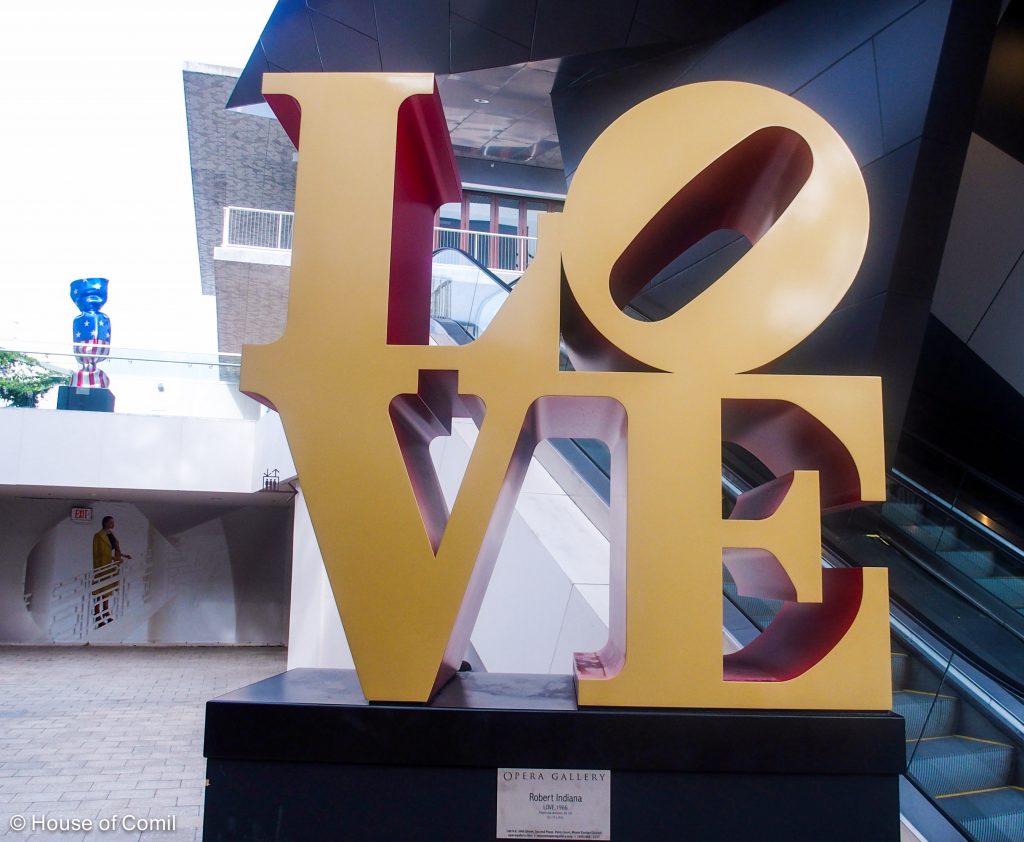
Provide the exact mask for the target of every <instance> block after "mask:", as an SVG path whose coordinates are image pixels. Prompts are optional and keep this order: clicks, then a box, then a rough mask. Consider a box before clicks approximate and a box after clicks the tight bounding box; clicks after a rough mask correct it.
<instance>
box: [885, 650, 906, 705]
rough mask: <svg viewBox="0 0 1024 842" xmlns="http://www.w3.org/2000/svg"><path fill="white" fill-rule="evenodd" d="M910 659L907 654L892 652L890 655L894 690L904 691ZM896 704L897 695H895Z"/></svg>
mask: <svg viewBox="0 0 1024 842" xmlns="http://www.w3.org/2000/svg"><path fill="white" fill-rule="evenodd" d="M908 663H909V659H908V658H907V655H906V653H905V652H892V653H891V654H890V655H889V664H890V671H891V673H892V689H893V690H902V689H903V683H904V682H905V681H906V680H907V665H908ZM893 702H894V703H895V693H894V694H893Z"/></svg>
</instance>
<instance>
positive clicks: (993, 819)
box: [939, 787, 1024, 842]
mask: <svg viewBox="0 0 1024 842" xmlns="http://www.w3.org/2000/svg"><path fill="white" fill-rule="evenodd" d="M939 803H940V804H941V805H942V809H943V810H945V811H946V812H947V813H948V814H949V815H950V816H952V817H953V818H954V819H956V820H957V821H958V822H960V824H961V825H963V827H964V829H965V830H966V831H967V832H968V833H970V834H971V835H972V836H973V837H974V838H975V839H977V840H978V842H1007V840H1017V839H1024V790H1021V789H1020V788H1019V787H1001V788H999V789H990V790H986V791H984V792H972V793H968V794H966V795H948V796H945V797H944V798H942V799H940V801H939Z"/></svg>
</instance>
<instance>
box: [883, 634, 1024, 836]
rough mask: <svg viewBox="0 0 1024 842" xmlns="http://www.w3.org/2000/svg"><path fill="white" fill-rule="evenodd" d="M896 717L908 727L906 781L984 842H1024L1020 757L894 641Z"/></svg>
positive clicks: (977, 712) (979, 714) (979, 715)
mask: <svg viewBox="0 0 1024 842" xmlns="http://www.w3.org/2000/svg"><path fill="white" fill-rule="evenodd" d="M893 649H894V651H893V655H892V661H893V670H892V682H893V705H892V707H893V710H894V711H896V713H898V714H900V715H901V716H903V718H904V719H905V720H906V727H907V774H908V776H909V777H910V778H911V779H912V780H914V782H915V783H916V784H917V785H918V787H919V788H920V789H922V790H923V791H924V792H925V793H927V794H928V795H929V796H931V798H932V799H933V800H934V801H935V802H936V803H937V804H938V805H939V807H940V808H941V809H942V811H943V812H944V813H946V815H947V816H949V817H950V818H952V819H953V820H954V821H955V822H956V823H957V824H959V825H960V827H961V829H962V830H964V831H966V832H967V833H968V834H970V837H969V838H972V839H976V840H978V842H1011V840H1017V842H1019V840H1024V788H1022V787H1021V786H1020V784H1021V783H1022V780H1021V776H1020V772H1019V770H1018V763H1019V760H1020V757H1021V752H1020V749H1019V747H1018V746H1016V745H1014V744H1013V743H1012V742H1010V740H1009V739H1008V738H1007V736H1006V734H1005V733H1003V732H1002V731H1001V730H1000V729H998V728H997V727H996V726H995V725H993V724H992V723H991V722H990V721H989V720H988V719H987V718H986V717H985V716H984V715H983V714H982V712H981V711H980V710H978V709H977V708H975V707H974V706H973V705H971V704H969V703H968V702H966V701H965V700H964V699H962V698H960V697H958V696H957V695H956V694H955V693H954V692H952V691H951V690H950V689H949V688H948V686H947V685H944V684H943V682H942V680H941V676H939V675H937V674H936V673H934V672H933V671H932V670H931V669H929V668H928V667H927V666H925V665H924V664H923V663H922V662H921V661H918V660H916V659H914V658H913V657H912V656H910V655H908V654H907V653H906V651H904V650H903V649H902V648H901V647H900V646H899V645H898V643H897V642H896V641H895V640H894V647H893Z"/></svg>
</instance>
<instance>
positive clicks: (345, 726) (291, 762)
mask: <svg viewBox="0 0 1024 842" xmlns="http://www.w3.org/2000/svg"><path fill="white" fill-rule="evenodd" d="M204 754H205V756H206V757H207V769H208V771H207V775H208V777H209V787H208V788H207V790H206V812H205V820H204V826H203V838H204V839H208V840H217V842H224V840H243V839H244V840H264V839H266V840H271V839H301V840H304V842H317V840H337V839H345V840H347V842H363V840H397V839H401V840H431V842H434V841H435V840H438V839H444V840H447V842H462V840H465V841H466V842H479V840H482V839H492V838H495V827H496V810H497V806H496V805H497V770H498V769H499V768H508V767H514V768H533V769H537V768H540V769H578V770H610V771H611V823H610V828H611V834H610V835H611V839H613V840H615V842H631V840H654V839H694V840H698V839H699V840H701V842H717V841H718V840H729V842H733V841H734V840H737V839H759V840H786V842H802V840H808V842H810V841H811V840H814V842H819V841H820V840H821V839H829V840H832V842H845V841H846V840H849V842H863V841H864V840H866V839H870V840H872V842H889V841H890V840H891V842H896V840H898V839H899V835H900V834H899V775H900V773H901V772H902V771H903V768H904V727H903V720H902V718H901V717H899V716H897V715H895V714H893V713H888V712H886V713H870V712H869V713H861V712H839V713H837V712H834V711H829V712H792V711H786V712H775V711H735V710H645V709H594V708H587V709H582V710H578V709H577V707H576V701H575V693H574V690H573V683H572V679H571V677H569V676H552V675H499V674H494V673H460V674H458V675H456V676H455V677H454V678H453V679H452V681H451V682H450V683H449V684H448V685H447V686H445V688H444V689H443V690H442V691H441V692H440V693H439V694H438V696H437V698H436V699H435V700H434V701H433V702H432V703H431V704H429V705H422V706H421V705H400V704H383V703H373V704H370V703H367V702H366V700H365V699H363V697H362V693H361V692H360V689H359V683H358V681H357V679H356V674H355V673H354V672H353V671H351V670H320V669H296V670H290V671H288V672H285V673H282V674H281V675H277V676H274V677H273V678H268V679H266V680H265V681H261V682H258V683H256V684H251V685H249V686H248V687H244V688H242V689H240V690H236V691H234V692H232V693H228V694H227V695H225V696H222V697H220V698H218V699H214V700H213V701H210V702H208V703H207V707H206V742H205V750H204ZM519 838H529V837H519ZM535 838H549V839H556V838H570V837H559V836H543V837H535ZM574 838H598V837H596V836H595V837H574ZM605 838H607V837H605Z"/></svg>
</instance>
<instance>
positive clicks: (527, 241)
mask: <svg viewBox="0 0 1024 842" xmlns="http://www.w3.org/2000/svg"><path fill="white" fill-rule="evenodd" d="M442 248H453V249H459V250H460V251H464V252H465V253H466V254H468V255H469V256H470V257H472V258H473V259H474V260H475V261H476V262H477V263H479V264H481V265H482V266H486V267H487V268H488V269H499V270H505V271H510V272H522V271H524V270H525V269H526V267H527V266H529V265H530V260H531V259H532V258H533V255H534V252H535V251H536V250H537V238H536V237H522V236H519V235H517V234H492V233H490V232H488V231H466V230H460V229H457V228H435V229H434V251H437V249H442Z"/></svg>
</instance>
